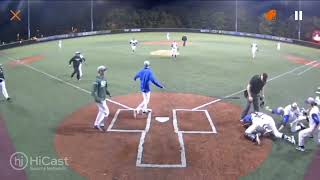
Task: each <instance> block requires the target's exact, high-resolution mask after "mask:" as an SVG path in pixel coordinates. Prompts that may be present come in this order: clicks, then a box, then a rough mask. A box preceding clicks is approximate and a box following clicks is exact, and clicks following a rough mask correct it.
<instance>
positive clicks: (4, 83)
mask: <svg viewBox="0 0 320 180" xmlns="http://www.w3.org/2000/svg"><path fill="white" fill-rule="evenodd" d="M0 86H1V91H2V94H3V96H4V97H5V98H6V99H7V100H9V99H10V97H9V95H8V92H7V88H6V82H5V81H2V82H1V83H0Z"/></svg>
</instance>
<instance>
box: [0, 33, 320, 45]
mask: <svg viewBox="0 0 320 180" xmlns="http://www.w3.org/2000/svg"><path fill="white" fill-rule="evenodd" d="M136 32H192V33H206V34H221V35H231V36H239V37H250V38H258V39H266V40H272V41H280V42H286V43H292V44H297V45H302V46H307V47H312V48H318V49H320V44H319V43H313V42H308V41H301V40H297V39H291V38H286V37H278V36H272V35H266V34H255V33H247V32H235V31H224V30H211V29H190V28H143V29H140V28H134V29H114V30H104V31H91V32H80V33H69V34H61V35H54V36H48V37H43V38H39V39H33V40H26V41H19V42H14V43H9V44H5V45H0V50H2V49H9V48H13V47H19V46H24V45H29V44H34V43H40V42H47V41H54V40H59V39H69V38H77V37H86V36H96V35H106V34H119V33H136Z"/></svg>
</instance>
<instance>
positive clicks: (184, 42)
mask: <svg viewBox="0 0 320 180" xmlns="http://www.w3.org/2000/svg"><path fill="white" fill-rule="evenodd" d="M181 40H182V41H183V46H186V43H187V40H188V38H187V36H186V35H183V36H182V38H181Z"/></svg>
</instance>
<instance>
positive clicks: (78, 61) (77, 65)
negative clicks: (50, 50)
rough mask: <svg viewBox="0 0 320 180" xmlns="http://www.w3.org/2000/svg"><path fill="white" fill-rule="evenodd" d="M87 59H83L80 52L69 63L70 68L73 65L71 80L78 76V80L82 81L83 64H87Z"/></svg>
mask: <svg viewBox="0 0 320 180" xmlns="http://www.w3.org/2000/svg"><path fill="white" fill-rule="evenodd" d="M85 61H86V59H85V58H84V57H83V55H82V54H81V53H80V52H76V53H75V56H73V57H72V58H71V59H70V61H69V66H71V63H72V64H73V73H72V74H71V78H73V76H74V75H75V74H77V79H78V80H81V77H82V64H83V63H85Z"/></svg>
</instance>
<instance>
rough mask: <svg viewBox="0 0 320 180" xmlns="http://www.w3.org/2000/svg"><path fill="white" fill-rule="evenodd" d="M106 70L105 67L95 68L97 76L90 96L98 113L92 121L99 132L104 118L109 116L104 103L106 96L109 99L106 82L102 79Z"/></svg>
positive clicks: (102, 126)
mask: <svg viewBox="0 0 320 180" xmlns="http://www.w3.org/2000/svg"><path fill="white" fill-rule="evenodd" d="M106 70H107V68H106V67H105V66H99V67H98V68H97V72H98V76H97V77H96V81H95V82H94V83H93V89H92V92H91V95H92V96H93V98H94V101H95V102H96V104H97V106H98V109H99V112H98V115H97V117H96V120H95V121H94V128H95V129H98V130H100V131H104V121H103V120H104V118H106V117H108V116H109V108H108V106H107V102H106V96H107V95H108V96H109V97H111V95H110V92H109V91H108V88H107V80H106V78H105V77H104V72H105V71H106Z"/></svg>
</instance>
